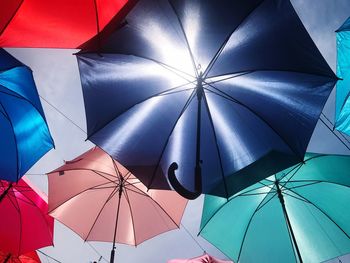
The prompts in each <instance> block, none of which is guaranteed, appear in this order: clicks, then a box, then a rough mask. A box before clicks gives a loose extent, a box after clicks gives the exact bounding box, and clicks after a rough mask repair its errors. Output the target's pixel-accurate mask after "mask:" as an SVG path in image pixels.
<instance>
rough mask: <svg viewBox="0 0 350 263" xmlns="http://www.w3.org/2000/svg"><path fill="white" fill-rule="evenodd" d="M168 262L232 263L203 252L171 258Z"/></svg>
mask: <svg viewBox="0 0 350 263" xmlns="http://www.w3.org/2000/svg"><path fill="white" fill-rule="evenodd" d="M168 263H233V261H230V260H220V259H216V258H213V257H212V256H210V255H208V254H206V253H205V254H204V255H203V256H200V257H196V258H191V259H172V260H169V261H168Z"/></svg>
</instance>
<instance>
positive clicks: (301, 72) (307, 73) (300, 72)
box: [206, 68, 331, 82]
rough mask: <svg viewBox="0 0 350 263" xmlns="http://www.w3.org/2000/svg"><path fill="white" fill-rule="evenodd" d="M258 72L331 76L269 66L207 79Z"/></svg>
mask: <svg viewBox="0 0 350 263" xmlns="http://www.w3.org/2000/svg"><path fill="white" fill-rule="evenodd" d="M256 72H287V73H296V74H305V75H310V76H318V77H324V78H331V76H328V75H322V74H316V73H310V72H306V71H298V70H294V69H274V68H271V69H269V68H266V69H246V70H242V71H235V72H228V73H224V74H218V75H215V76H210V77H208V78H206V79H213V78H219V77H224V76H230V75H235V76H233V77H240V76H244V75H248V74H252V73H256ZM227 79H230V78H229V77H228V78H227ZM224 80H226V79H223V80H218V81H216V82H220V81H224ZM330 81H331V80H329V81H328V82H330Z"/></svg>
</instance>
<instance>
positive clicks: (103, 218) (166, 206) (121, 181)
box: [48, 147, 187, 262]
mask: <svg viewBox="0 0 350 263" xmlns="http://www.w3.org/2000/svg"><path fill="white" fill-rule="evenodd" d="M48 178H49V210H50V211H51V212H50V213H51V215H52V216H53V217H55V218H56V219H57V220H59V221H60V222H62V223H63V224H65V225H66V226H68V227H69V228H71V229H72V230H73V231H75V232H76V233H77V234H78V235H80V236H81V237H82V238H83V239H84V240H85V241H87V240H89V241H107V242H113V249H112V252H111V262H113V260H114V249H115V243H123V244H130V245H135V246H136V245H138V244H140V243H142V242H143V241H145V240H147V239H150V238H152V237H154V236H156V235H159V234H161V233H163V232H166V231H169V230H172V229H175V228H178V227H179V224H180V221H181V218H182V215H183V212H184V209H185V206H186V204H187V200H186V199H184V198H182V197H181V196H180V195H178V194H177V193H176V192H175V191H170V190H148V189H147V188H146V187H145V186H144V185H143V184H142V183H141V182H140V181H139V180H138V179H137V178H136V177H134V176H133V175H132V174H131V173H130V172H129V171H128V170H126V169H125V168H124V167H123V166H122V165H121V164H119V163H118V162H116V161H114V160H113V159H112V157H110V156H109V155H108V154H106V153H105V152H103V151H102V150H101V149H99V148H97V147H95V148H93V149H91V150H89V151H87V152H86V153H84V154H82V155H81V156H79V157H77V158H76V159H74V160H73V161H70V162H66V164H65V165H63V166H62V167H60V168H58V169H57V170H55V171H53V172H51V173H49V174H48Z"/></svg>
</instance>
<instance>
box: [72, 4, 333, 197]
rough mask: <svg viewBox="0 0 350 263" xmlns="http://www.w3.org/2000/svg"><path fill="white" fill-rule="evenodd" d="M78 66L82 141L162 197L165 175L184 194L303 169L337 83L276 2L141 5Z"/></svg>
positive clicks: (233, 188) (287, 7)
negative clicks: (85, 136)
mask: <svg viewBox="0 0 350 263" xmlns="http://www.w3.org/2000/svg"><path fill="white" fill-rule="evenodd" d="M78 63H79V68H80V74H81V80H82V87H83V95H84V101H85V111H86V118H87V133H88V139H89V140H91V141H92V142H94V143H95V144H97V145H98V146H100V147H101V148H102V149H104V150H105V151H106V152H108V153H109V154H110V155H112V156H113V157H114V158H115V159H116V160H118V161H119V162H120V163H122V164H123V165H124V166H125V167H127V168H128V169H129V170H130V171H131V172H132V173H133V174H134V175H135V176H136V177H138V178H139V179H140V180H141V181H142V182H143V183H144V184H145V185H146V186H147V187H148V188H156V189H157V188H158V189H169V185H168V182H167V178H166V174H167V171H168V170H169V179H170V181H171V184H172V186H173V187H174V188H175V189H176V190H177V191H179V192H180V193H182V194H183V195H184V196H186V197H187V196H188V195H187V192H188V191H189V192H191V193H201V192H203V193H211V194H214V195H219V196H225V197H227V196H230V195H232V194H234V193H236V192H238V191H239V190H241V189H243V188H244V187H247V186H249V185H250V184H253V183H255V182H257V181H259V180H261V179H263V178H265V177H267V176H269V175H270V174H273V173H274V172H277V171H280V170H282V169H284V168H287V167H289V166H290V165H292V164H295V163H297V162H299V161H300V160H302V159H303V157H304V154H305V150H306V147H307V145H308V142H309V139H310V137H311V134H312V132H313V130H314V127H315V124H316V122H317V120H318V118H319V115H320V113H321V110H322V108H323V106H324V104H325V102H326V100H327V98H328V95H329V93H330V91H331V90H332V88H333V86H334V84H335V81H336V77H335V75H334V73H333V72H332V71H331V69H330V68H329V66H328V65H327V63H326V62H325V60H324V59H323V57H322V56H321V54H320V52H319V51H318V50H317V48H316V46H315V44H314V43H313V42H312V40H311V38H310V36H309V35H308V33H307V32H306V30H305V28H304V27H303V25H302V23H301V21H300V20H299V18H298V16H297V14H296V13H295V11H294V9H293V7H292V5H291V3H290V2H289V1H275V0H265V1H262V0H249V1H231V0H225V1H220V4H218V3H217V2H215V1H199V0H197V1H184V0H182V1H181V0H176V1H175V0H173V1H166V0H159V1H150V0H148V1H147V0H143V1H139V2H138V3H137V4H136V5H135V7H134V8H133V9H132V10H131V11H130V12H129V13H128V15H127V16H126V18H125V20H124V21H123V23H121V24H120V25H119V27H117V29H116V30H115V31H114V32H113V33H112V34H111V35H110V36H109V37H108V38H106V39H105V41H104V42H103V43H102V44H101V47H100V49H98V51H97V53H93V52H90V51H89V52H86V51H82V52H81V53H80V54H78ZM169 168H170V169H169ZM176 168H177V169H178V171H177V172H176V173H177V174H176V175H175V176H174V173H173V172H174V170H175V169H176ZM186 191H187V192H186Z"/></svg>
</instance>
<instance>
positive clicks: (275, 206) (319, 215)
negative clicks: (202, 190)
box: [200, 154, 350, 263]
mask: <svg viewBox="0 0 350 263" xmlns="http://www.w3.org/2000/svg"><path fill="white" fill-rule="evenodd" d="M349 187H350V156H341V155H320V154H307V155H306V157H305V161H304V162H302V163H300V164H297V165H295V166H293V167H291V168H288V169H286V170H284V171H282V172H280V173H277V174H275V175H274V176H271V177H268V178H267V179H264V180H262V181H260V182H259V183H257V184H254V185H252V186H250V187H248V188H247V189H245V190H243V191H241V192H240V193H238V194H236V195H234V196H232V197H231V198H230V199H229V200H226V199H224V198H219V197H214V196H209V195H207V196H206V197H205V202H204V208H203V216H202V222H201V232H200V234H201V236H202V237H204V238H205V239H207V240H208V241H209V242H211V243H212V244H213V245H214V246H216V247H217V248H219V249H220V250H221V251H223V252H224V253H225V254H226V255H227V256H229V257H230V258H232V259H233V260H234V261H235V262H256V263H259V262H269V263H273V262H276V263H277V262H286V263H288V262H293V263H294V262H323V261H325V260H328V259H331V258H335V257H337V256H340V255H344V254H347V253H350V224H349V220H350V210H349V199H350V188H349Z"/></svg>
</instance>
